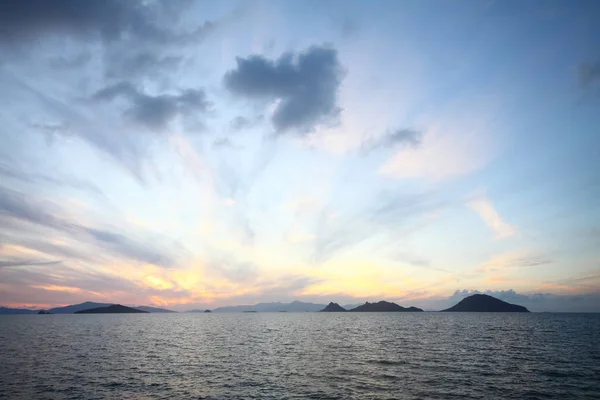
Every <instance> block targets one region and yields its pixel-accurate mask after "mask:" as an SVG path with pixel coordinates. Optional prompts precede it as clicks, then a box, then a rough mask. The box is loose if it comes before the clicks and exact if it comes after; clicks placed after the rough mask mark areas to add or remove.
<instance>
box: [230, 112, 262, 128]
mask: <svg viewBox="0 0 600 400" xmlns="http://www.w3.org/2000/svg"><path fill="white" fill-rule="evenodd" d="M262 120H263V116H262V115H258V116H256V117H254V118H247V117H244V116H241V115H238V116H237V117H235V118H233V119H232V120H231V121H230V122H229V126H230V128H231V130H232V131H234V132H240V131H243V130H246V129H250V128H253V127H255V126H256V125H257V124H259V123H260V122H261V121H262Z"/></svg>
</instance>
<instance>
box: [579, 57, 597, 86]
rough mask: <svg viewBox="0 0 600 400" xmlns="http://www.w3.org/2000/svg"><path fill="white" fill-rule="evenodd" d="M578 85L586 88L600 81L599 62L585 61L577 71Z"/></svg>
mask: <svg viewBox="0 0 600 400" xmlns="http://www.w3.org/2000/svg"><path fill="white" fill-rule="evenodd" d="M577 72H578V77H579V84H580V85H581V87H583V88H586V87H589V86H592V85H593V84H594V83H595V82H597V81H600V62H590V61H585V62H583V63H581V65H580V66H579V69H578V71H577Z"/></svg>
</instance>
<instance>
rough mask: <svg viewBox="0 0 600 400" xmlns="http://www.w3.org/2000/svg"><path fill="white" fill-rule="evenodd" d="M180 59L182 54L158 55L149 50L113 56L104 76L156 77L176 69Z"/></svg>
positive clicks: (119, 77)
mask: <svg viewBox="0 0 600 400" xmlns="http://www.w3.org/2000/svg"><path fill="white" fill-rule="evenodd" d="M182 60H183V57H182V56H174V55H158V54H155V53H153V52H150V51H144V52H140V53H138V54H134V55H127V56H125V57H115V58H114V59H113V60H112V62H111V63H110V64H109V65H108V66H107V71H106V76H107V77H108V78H117V79H122V78H128V79H131V78H136V77H139V76H148V77H158V76H160V75H161V74H162V73H164V72H167V71H170V72H173V71H176V70H177V68H178V67H179V65H180V64H181V62H182Z"/></svg>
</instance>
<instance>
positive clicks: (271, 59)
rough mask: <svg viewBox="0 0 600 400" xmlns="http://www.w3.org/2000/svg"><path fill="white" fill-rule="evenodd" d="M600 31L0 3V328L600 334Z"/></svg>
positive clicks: (467, 19) (564, 11)
mask: <svg viewBox="0 0 600 400" xmlns="http://www.w3.org/2000/svg"><path fill="white" fill-rule="evenodd" d="M599 17H600V3H599V2H597V1H595V0H591V1H584V0H581V1H578V2H567V1H551V0H548V1H541V0H539V1H527V0H525V1H511V0H508V1H480V0H477V1H468V0H464V1H444V0H435V1H429V0H425V1H368V2H367V1H311V0H309V1H250V0H248V1H246V0H244V1H227V0H225V1H218V2H217V1H211V2H205V1H190V0H176V1H173V0H169V1H167V0H163V1H158V0H157V1H152V0H150V1H134V0H131V1H124V0H123V1H118V0H103V1H100V0H88V1H78V0H54V1H51V2H50V1H44V0H20V1H6V0H4V1H0V99H1V100H0V101H1V104H2V107H0V122H1V123H0V305H4V306H9V307H35V308H46V307H53V306H60V305H65V304H73V303H79V302H83V301H87V300H89V301H98V302H115V303H122V304H136V305H156V306H163V307H168V308H172V309H175V310H186V309H192V308H198V307H207V308H212V307H217V306H225V305H235V304H254V303H257V302H269V301H292V300H301V301H311V302H329V301H337V302H339V303H341V304H347V303H360V302H362V301H367V300H368V301H377V300H381V299H386V300H390V301H396V302H398V303H399V304H401V305H404V306H409V305H415V306H421V307H425V308H434V309H435V308H436V307H442V306H444V305H448V304H449V303H452V302H455V301H456V300H457V299H460V298H462V297H464V296H466V295H468V294H470V293H474V292H477V291H478V292H487V293H490V294H492V295H497V296H498V297H500V298H503V299H507V300H514V301H515V302H519V304H526V305H529V306H530V307H532V308H533V310H537V311H552V310H559V311H600V201H599V200H598V199H600V156H599V155H598V149H599V148H600V24H598V23H597V21H598V18H599Z"/></svg>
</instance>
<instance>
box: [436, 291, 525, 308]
mask: <svg viewBox="0 0 600 400" xmlns="http://www.w3.org/2000/svg"><path fill="white" fill-rule="evenodd" d="M442 311H443V312H529V310H528V309H527V308H525V307H523V306H519V305H516V304H510V303H507V302H505V301H502V300H500V299H497V298H495V297H492V296H489V295H487V294H474V295H472V296H469V297H465V298H464V299H462V300H461V301H460V302H459V303H458V304H456V305H454V306H453V307H450V308H448V309H446V310H442Z"/></svg>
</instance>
